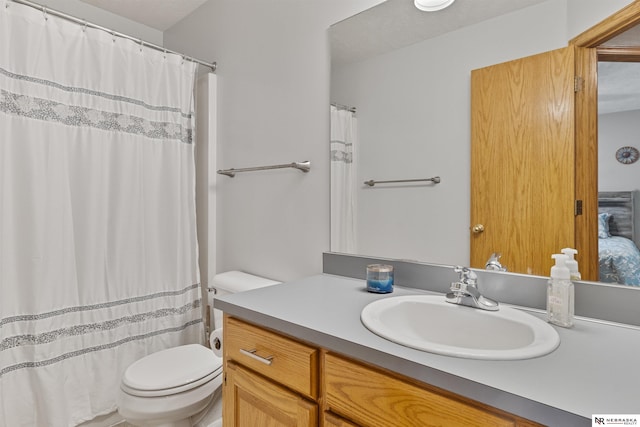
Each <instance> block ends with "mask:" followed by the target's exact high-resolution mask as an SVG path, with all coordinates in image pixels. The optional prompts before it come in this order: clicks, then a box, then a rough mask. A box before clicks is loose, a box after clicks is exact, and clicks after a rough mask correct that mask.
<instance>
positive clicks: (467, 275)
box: [453, 265, 478, 286]
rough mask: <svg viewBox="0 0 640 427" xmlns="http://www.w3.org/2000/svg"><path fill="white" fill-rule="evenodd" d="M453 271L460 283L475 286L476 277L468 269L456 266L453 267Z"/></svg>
mask: <svg viewBox="0 0 640 427" xmlns="http://www.w3.org/2000/svg"><path fill="white" fill-rule="evenodd" d="M453 271H455V272H456V273H458V274H459V275H460V279H458V280H459V281H460V282H462V283H464V284H466V285H471V286H476V283H477V281H478V276H477V275H476V273H475V272H474V271H473V270H471V269H470V268H468V267H463V266H461V265H456V266H455V267H453Z"/></svg>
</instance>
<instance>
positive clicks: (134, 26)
mask: <svg viewBox="0 0 640 427" xmlns="http://www.w3.org/2000/svg"><path fill="white" fill-rule="evenodd" d="M35 3H38V4H41V5H43V6H46V7H50V8H51V9H55V10H57V11H60V12H63V13H66V14H68V15H72V16H75V17H77V18H80V19H86V20H87V21H89V22H91V23H93V24H96V25H100V26H101V27H105V28H108V29H110V30H114V31H117V32H119V33H122V34H126V35H129V36H132V37H135V38H138V39H142V40H144V41H147V42H149V43H153V44H157V45H159V46H162V43H163V34H162V31H160V30H156V29H155V28H151V27H147V26H146V25H143V24H139V23H137V22H134V21H131V20H129V19H127V18H123V17H122V16H119V15H116V14H114V13H111V12H107V11H106V10H103V9H100V8H98V7H95V6H92V5H90V4H87V3H83V2H81V1H79V0H36V1H35Z"/></svg>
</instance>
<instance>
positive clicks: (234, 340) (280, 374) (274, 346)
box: [222, 315, 319, 427]
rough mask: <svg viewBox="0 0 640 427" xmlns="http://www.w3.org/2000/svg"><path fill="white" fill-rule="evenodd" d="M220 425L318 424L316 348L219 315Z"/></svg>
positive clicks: (241, 426)
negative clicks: (221, 411) (221, 354)
mask: <svg viewBox="0 0 640 427" xmlns="http://www.w3.org/2000/svg"><path fill="white" fill-rule="evenodd" d="M223 342H224V346H223V359H224V383H223V387H222V393H223V426H224V427H255V426H274V427H275V426H304V427H315V426H317V425H318V404H317V398H318V370H319V369H318V355H319V350H318V349H317V348H315V347H311V346H308V345H306V344H303V343H300V342H297V341H294V340H292V339H290V338H287V337H284V336H282V335H280V334H276V333H274V332H271V331H268V330H265V329H263V328H259V327H257V326H254V325H251V324H249V323H245V322H242V321H240V320H238V319H235V318H232V317H229V316H226V315H225V317H224V328H223Z"/></svg>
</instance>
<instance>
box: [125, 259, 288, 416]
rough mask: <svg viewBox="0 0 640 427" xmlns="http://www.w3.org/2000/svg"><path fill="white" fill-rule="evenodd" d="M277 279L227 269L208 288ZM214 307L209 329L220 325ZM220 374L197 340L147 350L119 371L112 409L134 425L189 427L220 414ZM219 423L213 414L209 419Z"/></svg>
mask: <svg viewBox="0 0 640 427" xmlns="http://www.w3.org/2000/svg"><path fill="white" fill-rule="evenodd" d="M278 283H280V282H276V281H274V280H270V279H265V278H263V277H258V276H254V275H251V274H247V273H244V272H240V271H229V272H226V273H221V274H218V275H216V276H215V277H214V278H213V281H212V285H213V286H212V287H211V288H210V289H209V291H210V295H218V296H219V295H224V294H229V293H237V292H243V291H248V290H251V289H257V288H261V287H264V286H271V285H275V284H278ZM212 303H213V301H212V300H211V301H210V305H211V306H213V304H212ZM213 311H214V310H213V309H212V312H213ZM215 312H216V313H215V316H214V315H213V314H214V313H212V316H211V321H212V330H213V328H221V326H222V313H221V312H219V311H218V310H215ZM222 378H223V376H222V358H221V357H219V356H216V355H215V354H214V352H213V351H212V350H210V349H208V348H207V347H204V346H202V345H200V344H187V345H182V346H178V347H173V348H169V349H166V350H161V351H159V352H156V353H152V354H149V355H148V356H145V357H143V358H142V359H139V360H138V361H136V362H134V363H132V364H131V365H130V366H129V367H128V368H127V369H126V371H125V372H124V374H123V375H122V381H121V383H120V389H119V390H118V396H117V399H116V400H117V405H118V413H119V414H120V415H121V416H122V417H123V418H124V419H125V421H127V422H128V423H129V424H132V425H134V426H141V427H192V426H194V425H196V424H197V423H198V422H199V421H200V420H202V419H203V417H204V418H206V417H207V414H209V416H210V415H211V414H214V415H215V416H216V417H217V416H218V415H217V414H221V405H222V402H221V395H222V393H221V392H220V389H221V387H222ZM212 408H213V409H212ZM219 425H221V420H219V419H218V420H216V421H215V422H214V423H213V424H211V426H213V427H217V426H219Z"/></svg>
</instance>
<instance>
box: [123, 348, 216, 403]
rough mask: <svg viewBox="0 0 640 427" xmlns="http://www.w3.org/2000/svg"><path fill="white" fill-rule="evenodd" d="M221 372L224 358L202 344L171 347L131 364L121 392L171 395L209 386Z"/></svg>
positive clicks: (153, 395) (124, 376)
mask: <svg viewBox="0 0 640 427" xmlns="http://www.w3.org/2000/svg"><path fill="white" fill-rule="evenodd" d="M221 373H222V359H221V358H220V357H218V356H216V355H215V354H213V352H212V351H211V350H210V349H208V348H206V347H204V346H202V345H200V344H188V345H182V346H178V347H173V348H169V349H166V350H162V351H159V352H156V353H152V354H150V355H148V356H145V357H143V358H142V359H140V360H138V361H137V362H135V363H133V364H131V365H130V366H129V367H128V368H127V370H126V371H125V373H124V375H123V376H122V383H121V388H122V390H123V391H124V392H125V393H127V394H130V395H133V396H140V397H159V396H169V395H173V394H177V393H182V392H185V391H189V390H192V389H194V388H196V387H199V386H201V385H202V384H206V383H207V382H209V381H211V380H212V379H214V378H216V377H217V376H219V375H221Z"/></svg>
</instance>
